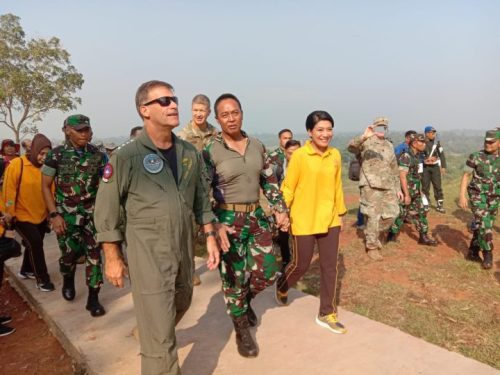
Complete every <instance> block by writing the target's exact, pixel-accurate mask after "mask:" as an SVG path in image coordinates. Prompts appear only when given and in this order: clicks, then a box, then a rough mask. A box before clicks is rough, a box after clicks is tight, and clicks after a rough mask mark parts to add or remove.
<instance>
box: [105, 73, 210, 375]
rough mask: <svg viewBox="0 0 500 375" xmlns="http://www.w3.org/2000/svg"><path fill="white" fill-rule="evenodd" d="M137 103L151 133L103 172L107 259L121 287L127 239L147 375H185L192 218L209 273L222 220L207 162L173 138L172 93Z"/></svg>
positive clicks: (166, 89) (143, 89)
mask: <svg viewBox="0 0 500 375" xmlns="http://www.w3.org/2000/svg"><path fill="white" fill-rule="evenodd" d="M135 100H136V107H137V111H138V112H139V115H140V116H141V118H142V119H143V121H144V131H143V132H142V134H141V135H140V136H139V137H138V138H136V139H134V140H130V141H128V142H127V143H125V144H124V145H122V146H121V147H119V148H118V149H117V150H116V151H115V152H114V153H113V155H112V157H111V160H110V162H109V163H108V164H107V165H106V167H105V168H104V172H103V178H102V182H101V185H100V187H99V191H98V194H97V201H96V212H95V222H96V227H97V239H98V241H99V242H101V243H102V247H103V250H104V255H105V258H106V262H105V275H106V278H107V279H108V280H109V281H110V283H111V284H113V285H115V286H118V287H123V277H124V276H126V275H127V272H128V270H127V265H126V264H125V262H124V259H123V254H122V252H121V248H120V244H121V243H122V242H123V241H124V239H125V238H126V239H127V260H128V267H129V269H130V278H131V285H132V296H133V300H134V306H135V311H136V315H137V323H138V327H139V339H140V343H141V355H142V361H141V368H142V374H180V369H179V361H178V358H177V347H176V339H175V325H176V324H177V323H178V322H179V320H180V319H181V318H182V316H183V315H184V313H185V312H186V311H187V309H188V307H189V305H190V303H191V297H192V292H193V285H192V277H193V273H192V271H193V270H192V267H191V262H192V254H191V247H192V240H193V233H192V231H193V225H192V219H193V216H194V218H195V219H196V222H197V223H198V224H201V225H203V229H204V232H205V236H206V238H207V250H208V261H207V266H208V268H209V269H211V270H213V269H216V268H217V266H218V263H219V249H218V245H217V242H216V238H215V235H216V232H215V231H214V227H213V224H212V221H213V220H214V219H215V217H214V214H213V213H212V210H211V206H210V200H209V197H208V185H207V182H206V178H205V175H204V174H203V164H202V161H201V156H200V155H199V153H198V152H197V151H196V149H195V148H194V147H193V146H192V145H191V144H189V143H188V142H185V141H182V140H180V139H179V138H177V137H176V136H175V135H174V134H173V133H172V130H173V129H174V128H175V127H176V126H178V125H179V114H178V108H177V102H178V100H177V97H175V96H174V89H173V87H172V86H171V85H170V84H168V83H166V82H162V81H149V82H146V83H144V84H142V85H141V86H140V87H139V89H138V90H137V93H136V99H135ZM120 207H122V208H123V209H124V212H125V215H126V227H125V233H123V230H122V228H123V226H122V225H121V224H122V222H123V221H122V219H121V218H120V216H121V215H120V211H121V210H120Z"/></svg>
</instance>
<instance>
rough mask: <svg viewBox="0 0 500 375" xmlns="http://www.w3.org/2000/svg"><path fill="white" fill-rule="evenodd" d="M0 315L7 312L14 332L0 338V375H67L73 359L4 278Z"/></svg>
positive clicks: (9, 324)
mask: <svg viewBox="0 0 500 375" xmlns="http://www.w3.org/2000/svg"><path fill="white" fill-rule="evenodd" d="M0 315H10V316H11V317H12V322H11V323H8V326H10V327H14V328H15V329H16V332H14V333H12V334H11V335H9V336H4V337H0V374H2V375H11V374H12V375H19V374H26V375H31V374H33V375H35V374H36V375H44V374H47V375H68V374H73V373H74V368H73V360H72V358H71V357H69V356H68V354H67V353H66V352H65V351H64V349H63V348H62V346H61V345H60V344H59V342H58V341H57V339H56V338H55V337H54V335H52V333H51V332H50V330H49V329H48V327H47V325H46V324H45V322H44V321H43V320H42V319H41V318H40V317H39V316H38V314H36V313H35V312H33V311H32V310H31V308H30V307H29V306H28V304H27V303H26V302H25V301H24V300H23V299H22V298H21V297H20V296H19V294H18V293H17V292H16V291H15V290H14V289H13V288H12V287H11V286H10V284H9V283H8V281H7V277H6V278H5V279H4V281H3V284H2V287H1V289H0Z"/></svg>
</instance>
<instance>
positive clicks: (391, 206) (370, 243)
mask: <svg viewBox="0 0 500 375" xmlns="http://www.w3.org/2000/svg"><path fill="white" fill-rule="evenodd" d="M347 149H348V150H349V151H350V152H352V153H354V154H356V157H358V158H359V160H361V173H360V176H359V188H360V193H361V199H360V210H361V212H362V213H363V214H364V215H365V217H366V229H365V240H366V244H365V246H366V249H367V250H375V249H379V248H381V247H382V244H381V243H380V241H379V239H378V237H379V234H380V232H382V231H385V230H387V229H389V227H390V226H391V224H392V223H393V221H394V219H395V218H396V217H398V215H399V204H398V197H397V192H398V191H401V187H400V182H399V169H398V162H397V160H396V155H395V154H394V148H393V146H392V143H390V142H389V141H388V140H386V139H380V138H378V137H377V136H375V135H374V136H372V137H370V138H368V139H366V140H364V139H363V137H362V136H359V137H355V138H353V139H352V140H351V141H350V142H349V146H348V148H347Z"/></svg>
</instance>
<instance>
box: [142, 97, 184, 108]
mask: <svg viewBox="0 0 500 375" xmlns="http://www.w3.org/2000/svg"><path fill="white" fill-rule="evenodd" d="M172 102H174V103H175V104H179V98H178V97H177V96H162V97H160V98H156V99H153V100H151V101H149V102H147V103H144V104H143V105H150V104H153V103H158V104H159V105H161V106H162V107H168V106H169V105H170V104H171V103H172Z"/></svg>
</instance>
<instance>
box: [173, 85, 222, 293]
mask: <svg viewBox="0 0 500 375" xmlns="http://www.w3.org/2000/svg"><path fill="white" fill-rule="evenodd" d="M191 114H192V116H193V117H192V119H191V121H189V123H188V124H187V125H186V126H185V127H184V128H182V129H181V131H179V134H178V135H177V136H178V137H179V138H180V139H182V140H184V141H187V142H189V143H191V144H192V145H193V146H194V147H195V148H196V150H197V151H198V152H201V151H202V150H203V147H205V146H206V145H207V144H208V143H209V142H210V141H211V140H212V138H213V137H215V136H216V135H217V129H216V128H215V127H214V126H212V125H210V124H209V123H208V122H207V118H208V116H210V99H209V98H208V96H206V95H203V94H198V95H196V96H195V97H194V98H193V100H192V102H191ZM193 226H194V230H193V234H194V236H195V237H196V236H197V235H198V233H199V231H198V230H196V228H197V225H196V223H195V222H193ZM195 240H196V238H195ZM195 247H196V241H193V285H194V286H197V285H200V284H201V280H200V277H199V276H198V275H197V274H196V273H194V269H195V264H194V256H195Z"/></svg>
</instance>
